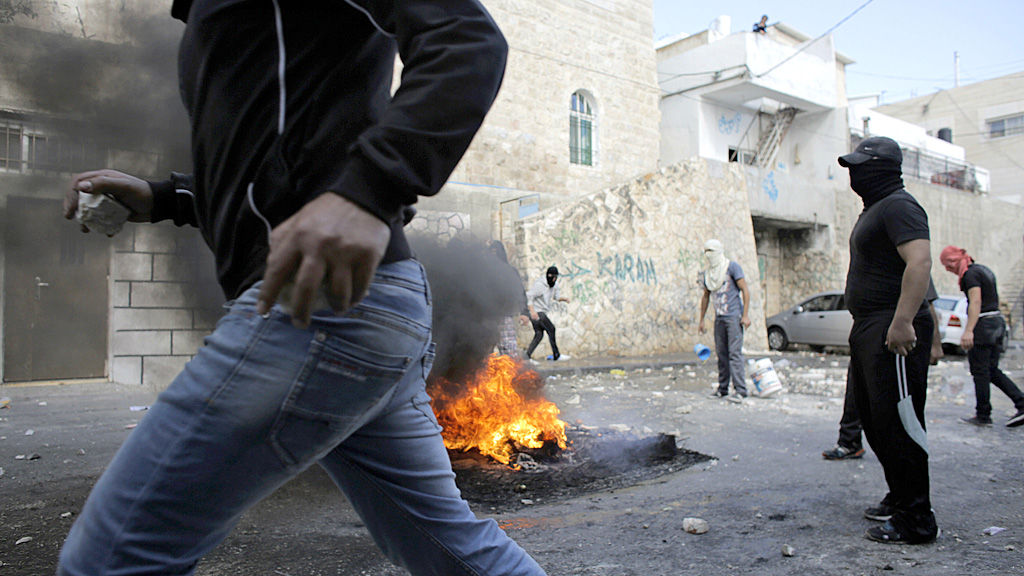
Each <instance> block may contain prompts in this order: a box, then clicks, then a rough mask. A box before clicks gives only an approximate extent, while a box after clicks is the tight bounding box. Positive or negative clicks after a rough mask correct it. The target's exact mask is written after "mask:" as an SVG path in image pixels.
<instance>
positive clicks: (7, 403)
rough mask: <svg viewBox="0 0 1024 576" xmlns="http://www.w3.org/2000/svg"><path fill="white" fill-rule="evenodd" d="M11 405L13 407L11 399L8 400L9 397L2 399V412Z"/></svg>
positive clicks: (0, 405)
mask: <svg viewBox="0 0 1024 576" xmlns="http://www.w3.org/2000/svg"><path fill="white" fill-rule="evenodd" d="M10 405H11V399H10V398H8V397H7V396H4V397H3V398H0V410H2V409H4V408H7V407H8V406H10Z"/></svg>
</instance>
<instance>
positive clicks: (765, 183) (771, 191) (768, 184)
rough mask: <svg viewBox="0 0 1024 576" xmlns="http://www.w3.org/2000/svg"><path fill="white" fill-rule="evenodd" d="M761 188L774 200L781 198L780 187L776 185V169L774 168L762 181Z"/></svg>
mask: <svg viewBox="0 0 1024 576" xmlns="http://www.w3.org/2000/svg"><path fill="white" fill-rule="evenodd" d="M761 190H762V191H763V192H764V193H765V194H767V195H768V198H770V199H771V201H772V202H775V201H776V200H778V199H779V188H778V187H777V186H776V185H775V171H774V170H772V171H771V172H769V173H768V175H767V176H765V177H764V180H762V181H761Z"/></svg>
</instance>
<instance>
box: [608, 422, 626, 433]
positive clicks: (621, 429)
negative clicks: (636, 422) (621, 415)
mask: <svg viewBox="0 0 1024 576" xmlns="http://www.w3.org/2000/svg"><path fill="white" fill-rule="evenodd" d="M608 427H609V428H611V429H612V430H615V431H616V432H629V430H630V427H629V426H626V425H625V424H611V425H609V426H608Z"/></svg>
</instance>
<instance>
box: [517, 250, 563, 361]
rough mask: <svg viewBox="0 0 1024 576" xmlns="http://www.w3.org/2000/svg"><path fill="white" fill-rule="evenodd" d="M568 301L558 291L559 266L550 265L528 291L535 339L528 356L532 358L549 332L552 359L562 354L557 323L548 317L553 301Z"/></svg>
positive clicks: (527, 351)
mask: <svg viewBox="0 0 1024 576" xmlns="http://www.w3.org/2000/svg"><path fill="white" fill-rule="evenodd" d="M555 301H560V302H568V301H569V298H567V297H565V296H562V295H561V294H560V293H559V291H558V268H556V267H554V266H550V267H548V269H547V272H546V273H545V274H544V278H538V279H537V280H536V281H535V282H534V283H533V285H532V286H530V289H529V290H527V291H526V305H527V308H529V310H530V322H531V323H533V341H532V342H530V346H529V348H527V349H526V357H527V358H528V359H531V360H532V358H530V356H532V355H533V351H534V350H536V349H537V346H538V345H539V344H540V341H541V340H543V339H544V333H545V332H547V333H548V341H550V342H551V360H558V359H559V358H561V356H562V355H561V354H559V352H558V344H557V343H556V342H555V325H554V323H552V322H551V319H550V318H548V312H550V311H551V304H552V302H555Z"/></svg>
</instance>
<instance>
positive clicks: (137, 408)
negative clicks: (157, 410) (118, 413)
mask: <svg viewBox="0 0 1024 576" xmlns="http://www.w3.org/2000/svg"><path fill="white" fill-rule="evenodd" d="M128 409H129V410H131V411H132V412H143V411H145V410H149V406H129V407H128Z"/></svg>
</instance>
